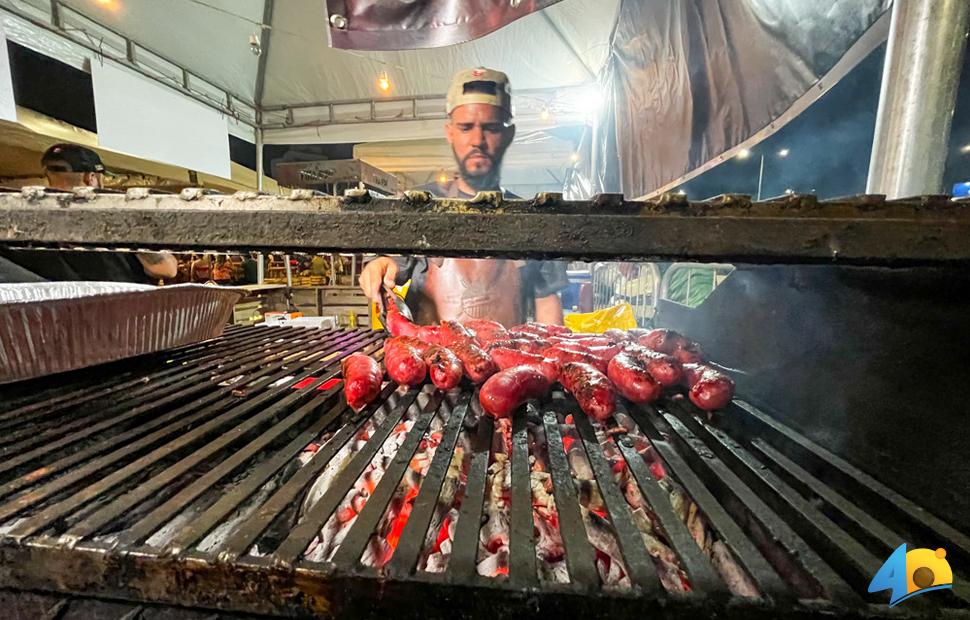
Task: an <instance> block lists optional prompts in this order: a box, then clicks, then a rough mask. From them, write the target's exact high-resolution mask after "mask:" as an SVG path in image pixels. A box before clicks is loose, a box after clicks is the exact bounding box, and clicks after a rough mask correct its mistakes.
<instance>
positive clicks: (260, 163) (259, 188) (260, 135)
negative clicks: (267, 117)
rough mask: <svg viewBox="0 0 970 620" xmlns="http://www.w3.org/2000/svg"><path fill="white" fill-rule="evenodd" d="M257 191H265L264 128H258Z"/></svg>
mask: <svg viewBox="0 0 970 620" xmlns="http://www.w3.org/2000/svg"><path fill="white" fill-rule="evenodd" d="M256 191H258V192H261V191H263V128H262V127H257V128H256Z"/></svg>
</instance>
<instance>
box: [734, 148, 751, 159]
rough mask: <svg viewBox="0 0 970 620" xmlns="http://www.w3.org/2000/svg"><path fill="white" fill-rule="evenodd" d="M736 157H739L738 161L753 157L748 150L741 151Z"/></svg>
mask: <svg viewBox="0 0 970 620" xmlns="http://www.w3.org/2000/svg"><path fill="white" fill-rule="evenodd" d="M735 157H737V158H738V159H747V158H749V157H751V151H749V150H748V149H741V150H740V151H738V154H737V155H736V156H735Z"/></svg>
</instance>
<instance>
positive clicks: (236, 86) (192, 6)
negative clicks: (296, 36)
mask: <svg viewBox="0 0 970 620" xmlns="http://www.w3.org/2000/svg"><path fill="white" fill-rule="evenodd" d="M62 3H63V4H64V5H65V6H68V7H70V8H71V9H74V10H76V11H77V12H79V13H81V14H82V15H85V16H87V17H90V18H91V19H93V20H94V21H97V22H99V23H101V24H104V25H105V26H107V27H109V28H111V29H112V30H115V31H117V32H119V33H120V34H123V35H125V36H126V37H128V38H130V39H132V40H134V41H137V42H138V43H140V44H141V45H144V46H145V47H147V48H149V49H151V50H154V51H156V52H158V53H159V54H161V55H163V56H165V57H167V58H168V59H170V60H171V61H173V62H175V63H178V64H179V65H181V66H183V67H185V68H187V69H189V70H190V71H192V72H193V73H195V74H196V75H199V76H200V77H203V78H205V79H207V80H209V81H210V82H212V83H213V84H215V85H216V86H219V87H221V88H224V89H226V90H229V91H230V92H232V93H234V94H235V95H238V96H239V97H241V98H242V99H243V100H244V101H247V102H252V101H253V90H254V88H255V85H256V66H257V64H258V57H257V56H256V55H254V54H253V53H252V52H251V51H250V48H249V37H250V35H252V34H254V33H256V34H259V33H260V28H259V25H258V24H259V23H260V22H261V21H262V19H263V0H203V1H201V2H192V1H191V0H166V1H164V2H159V1H158V0H117V1H115V2H111V3H107V4H101V3H99V2H94V1H92V0H62ZM286 4H287V3H286V2H278V3H277V6H280V5H284V6H285V5H286ZM318 12H319V11H318ZM274 44H275V41H274Z"/></svg>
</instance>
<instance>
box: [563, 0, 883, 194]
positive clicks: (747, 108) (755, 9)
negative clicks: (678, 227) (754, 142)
mask: <svg viewBox="0 0 970 620" xmlns="http://www.w3.org/2000/svg"><path fill="white" fill-rule="evenodd" d="M890 5H891V2H890V0H813V1H812V2H805V1H804V0H731V1H730V2H718V1H716V0H670V1H656V0H649V1H646V0H624V1H623V3H622V4H621V6H620V11H619V19H618V22H617V27H616V31H615V32H614V36H613V41H612V53H611V58H610V60H609V62H608V63H607V66H606V68H605V69H604V71H603V74H602V75H601V76H600V84H601V87H602V88H603V89H604V92H607V93H609V94H610V95H611V99H612V101H611V102H610V103H609V104H608V105H604V107H603V108H602V109H601V111H600V114H599V119H598V126H597V127H596V128H595V129H593V130H592V131H591V132H590V134H591V135H590V136H589V139H588V140H587V145H588V147H590V148H595V149H596V154H595V156H593V157H592V158H587V159H592V161H593V162H594V165H595V166H596V169H595V171H594V170H592V169H590V167H589V166H588V167H587V169H586V170H584V171H580V173H579V174H577V175H575V176H576V178H577V181H576V182H574V184H573V187H569V188H567V193H569V194H572V195H579V196H581V195H584V194H585V193H586V192H585V191H583V190H584V189H586V188H587V187H588V188H590V189H591V190H592V192H593V193H596V192H601V191H611V192H621V191H622V192H623V193H624V194H626V195H627V196H630V197H637V196H642V195H645V194H648V193H650V192H653V191H655V190H657V189H659V188H663V187H665V186H669V185H671V184H672V183H673V182H675V181H678V180H680V179H682V178H683V177H684V175H686V174H688V173H690V172H691V171H695V170H697V169H698V168H700V167H702V166H704V165H705V164H708V162H712V160H715V159H716V158H717V157H718V156H719V155H721V154H723V153H725V152H726V151H728V150H730V149H732V148H734V147H736V146H738V145H739V144H741V143H743V142H744V141H746V140H748V139H750V138H752V137H753V136H755V134H758V133H759V132H762V131H767V132H769V133H770V132H771V131H773V130H774V129H777V127H779V126H781V125H783V124H784V122H786V120H787V119H783V118H782V117H783V116H784V115H785V114H786V113H788V114H791V113H792V111H793V110H792V109H793V108H796V107H798V106H802V108H801V109H803V107H804V106H806V105H807V104H808V103H810V102H811V101H814V100H815V99H817V98H818V97H820V96H821V95H822V94H823V93H824V92H825V90H827V89H828V88H829V87H830V86H831V83H832V82H834V81H837V78H838V77H840V76H841V75H842V74H844V72H845V71H847V70H848V69H850V68H851V67H852V66H854V65H855V63H856V62H858V61H859V60H861V59H862V58H864V57H865V55H866V54H868V52H869V51H871V50H872V49H874V48H875V47H877V46H878V45H879V44H880V43H881V42H882V41H884V40H885V32H886V31H887V30H888V28H887V23H888V18H889V15H888V13H886V11H887V9H888V8H889V6H890ZM884 14H885V17H884V20H883V21H880V18H881V17H883V15H884ZM877 21H880V23H879V25H878V26H879V27H874V26H875V25H876V23H877ZM864 35H865V36H864ZM857 42H858V45H856V44H857ZM850 56H851V58H850ZM843 57H845V58H843ZM840 61H841V62H840ZM837 63H838V69H839V70H838V71H835V70H834V69H835V68H836V67H837ZM830 72H832V73H833V74H835V73H839V74H840V75H839V76H828V79H823V78H826V77H827V74H829V73H830ZM798 111H800V110H798ZM773 124H774V125H775V126H774V127H772V125H773ZM764 135H767V134H764ZM762 137H764V136H762ZM614 145H615V146H614Z"/></svg>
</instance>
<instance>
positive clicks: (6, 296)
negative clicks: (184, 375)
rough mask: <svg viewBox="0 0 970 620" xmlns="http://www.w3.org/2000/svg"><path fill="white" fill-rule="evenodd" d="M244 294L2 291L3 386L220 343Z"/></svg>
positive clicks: (189, 287)
mask: <svg viewBox="0 0 970 620" xmlns="http://www.w3.org/2000/svg"><path fill="white" fill-rule="evenodd" d="M244 294H245V291H243V290H241V289H234V288H223V287H216V286H204V285H199V284H179V285H175V286H165V287H155V286H149V285H144V284H128V283H120V282H42V283H31V284H0V384H2V383H9V382H11V381H19V380H22V379H30V378H32V377H38V376H42V375H48V374H53V373H58V372H64V371H67V370H74V369H77V368H84V367H86V366H93V365H95V364H102V363H104V362H110V361H114V360H119V359H123V358H126V357H132V356H135V355H143V354H145V353H152V352H154V351H160V350H163V349H168V348H171V347H177V346H181V345H185V344H190V343H193V342H199V341H202V340H207V339H209V338H215V337H217V336H219V335H220V334H221V333H222V330H223V328H224V327H225V325H226V322H227V321H228V319H229V317H230V315H231V314H232V307H233V305H234V304H235V303H236V302H238V301H239V300H240V299H241V298H242V297H243V295H244Z"/></svg>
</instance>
